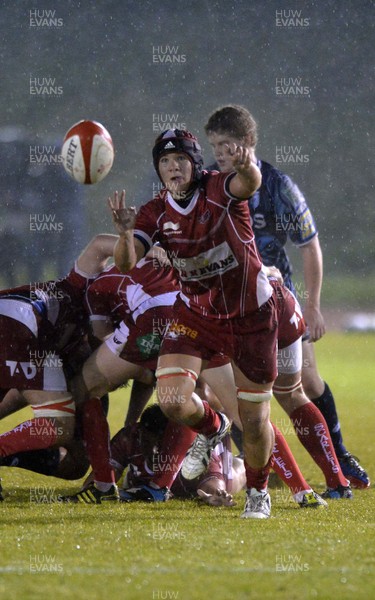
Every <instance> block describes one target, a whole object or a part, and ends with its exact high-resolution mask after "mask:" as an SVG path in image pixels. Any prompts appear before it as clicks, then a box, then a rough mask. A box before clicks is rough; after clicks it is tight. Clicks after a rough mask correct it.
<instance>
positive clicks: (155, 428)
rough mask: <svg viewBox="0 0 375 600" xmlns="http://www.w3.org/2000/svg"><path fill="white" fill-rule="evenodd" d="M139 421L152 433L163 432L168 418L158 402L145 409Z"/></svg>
mask: <svg viewBox="0 0 375 600" xmlns="http://www.w3.org/2000/svg"><path fill="white" fill-rule="evenodd" d="M139 422H140V424H141V427H142V428H143V429H145V430H146V431H149V432H150V433H162V432H163V431H164V430H165V428H166V426H167V423H168V419H167V417H166V416H165V414H164V413H163V412H162V410H161V408H160V406H159V405H158V404H152V405H151V406H148V407H147V408H146V410H144V411H143V413H142V415H141V418H140V421H139Z"/></svg>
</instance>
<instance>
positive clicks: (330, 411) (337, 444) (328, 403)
mask: <svg viewBox="0 0 375 600" xmlns="http://www.w3.org/2000/svg"><path fill="white" fill-rule="evenodd" d="M311 402H313V403H314V404H315V406H317V407H318V408H319V410H320V412H321V413H322V415H323V417H324V418H325V420H326V422H327V426H328V429H329V432H330V434H331V438H332V442H333V447H334V448H335V452H336V454H337V457H338V458H340V457H341V456H343V455H344V454H346V453H347V449H346V448H345V446H344V441H343V439H342V435H341V427H340V421H339V418H338V416H337V412H336V405H335V399H334V397H333V395H332V392H331V390H330V389H329V386H328V384H327V383H326V382H324V392H323V394H322V395H321V396H319V398H314V399H313V400H311Z"/></svg>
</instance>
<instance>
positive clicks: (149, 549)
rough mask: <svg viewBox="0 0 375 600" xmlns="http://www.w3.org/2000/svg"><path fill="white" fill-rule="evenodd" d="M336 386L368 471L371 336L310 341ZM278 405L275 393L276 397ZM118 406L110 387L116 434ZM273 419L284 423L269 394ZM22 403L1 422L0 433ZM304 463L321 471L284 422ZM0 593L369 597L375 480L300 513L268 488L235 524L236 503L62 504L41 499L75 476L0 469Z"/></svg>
mask: <svg viewBox="0 0 375 600" xmlns="http://www.w3.org/2000/svg"><path fill="white" fill-rule="evenodd" d="M316 351H317V355H318V359H319V367H320V371H321V374H322V376H323V377H324V378H325V379H326V380H327V381H328V382H329V385H330V387H331V389H332V390H333V392H334V395H335V398H336V402H337V406H338V410H339V414H340V419H341V425H342V430H343V433H344V440H345V442H346V444H347V446H348V449H349V450H350V451H351V452H353V453H354V454H357V455H358V456H360V458H361V463H362V464H363V465H364V466H365V468H366V469H367V471H368V472H369V473H370V476H371V475H372V478H374V477H375V475H374V474H375V460H374V451H373V426H374V421H375V394H374V389H375V370H374V359H375V336H371V335H354V334H346V335H344V334H328V335H327V336H326V337H325V338H324V339H323V340H322V341H320V342H319V343H318V344H317V345H316ZM273 402H274V401H273ZM124 412H125V401H124V392H123V391H122V392H117V393H116V394H113V398H112V403H111V409H110V423H111V429H112V432H113V433H114V432H115V431H116V430H117V429H119V428H120V427H121V424H122V421H123V415H124ZM272 412H273V415H272V418H273V420H274V421H275V422H277V421H278V422H279V425H280V423H281V424H283V423H286V421H285V417H284V413H282V411H281V410H280V409H279V408H278V406H277V405H276V403H274V404H273V406H272ZM28 416H29V412H28V411H27V410H25V411H23V413H22V415H20V414H18V415H14V416H13V417H10V418H8V419H6V420H4V421H3V422H2V423H1V431H2V432H3V431H6V430H8V429H9V428H10V427H12V426H13V425H14V424H16V423H18V422H20V417H22V419H23V418H28ZM288 441H289V442H290V444H291V446H292V448H293V450H294V451H295V455H296V457H297V460H298V462H299V464H300V466H301V468H302V471H303V473H304V475H305V477H306V478H307V479H308V481H309V482H310V483H311V485H312V486H313V487H314V488H315V489H316V490H317V491H322V490H323V489H324V487H325V486H324V480H323V477H322V475H321V473H320V471H319V470H318V469H317V467H316V466H315V464H314V463H313V462H312V460H311V459H310V457H309V456H308V455H307V453H306V451H305V450H304V449H303V448H302V446H301V445H300V444H299V442H298V440H297V439H296V438H295V436H294V434H293V433H292V432H291V428H288ZM1 476H2V478H3V486H4V490H5V501H4V503H2V504H1V505H0V519H1V536H0V547H1V554H0V575H1V576H0V597H1V598H4V599H5V598H6V599H10V598H15V599H22V600H23V599H27V600H28V599H34V598H35V599H40V598H43V599H44V598H54V600H60V599H64V600H67V599H68V598H80V599H86V598H88V599H92V600H94V599H96V598H110V599H111V600H117V599H121V600H133V599H134V600H138V599H139V600H143V599H145V600H149V599H150V600H161V599H166V598H168V599H169V598H175V599H178V600H204V599H206V598H215V600H232V599H233V600H242V599H243V600H248V599H250V600H252V599H254V600H256V599H258V598H262V599H263V600H264V599H274V598H275V599H276V598H277V599H282V600H284V599H285V600H293V599H299V600H300V599H310V598H318V599H319V600H320V599H331V598H332V599H333V598H340V599H345V598H350V599H351V600H353V599H356V600H357V599H362V598H363V599H365V598H366V599H368V598H371V597H372V596H373V589H374V552H373V549H374V540H375V535H374V517H373V515H374V508H375V494H374V490H373V488H371V489H369V490H366V491H356V492H355V497H354V500H352V501H331V502H330V503H329V508H328V509H326V510H324V509H322V510H318V511H314V510H301V509H300V508H298V507H297V506H296V505H295V504H294V503H293V502H292V501H291V498H290V496H289V493H288V491H287V490H286V488H277V489H272V490H271V496H272V501H273V509H272V518H271V519H270V520H268V521H260V522H257V521H252V520H251V521H242V520H240V519H239V515H240V513H241V511H242V509H243V502H244V494H240V495H239V496H238V498H237V499H238V505H237V506H236V507H234V508H232V509H226V508H219V509H217V508H213V507H208V506H202V505H200V504H199V503H198V502H195V501H177V500H173V501H170V502H167V503H165V504H155V505H151V506H147V505H143V504H135V505H122V504H120V505H118V506H69V505H60V504H51V503H49V502H48V501H49V500H50V499H51V498H53V497H55V496H56V495H57V494H58V493H60V492H69V491H73V490H75V489H78V487H79V484H80V482H65V481H62V480H58V479H54V478H48V477H43V476H40V475H35V474H33V473H29V472H27V471H23V470H21V469H8V468H2V469H1Z"/></svg>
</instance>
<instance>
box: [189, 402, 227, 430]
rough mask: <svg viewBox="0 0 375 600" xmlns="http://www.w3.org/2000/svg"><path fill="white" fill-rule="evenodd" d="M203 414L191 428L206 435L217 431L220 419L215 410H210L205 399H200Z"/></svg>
mask: <svg viewBox="0 0 375 600" xmlns="http://www.w3.org/2000/svg"><path fill="white" fill-rule="evenodd" d="M202 404H203V408H204V415H203V417H202V420H201V421H199V423H198V425H194V427H192V428H191V429H192V430H193V431H196V432H197V433H202V434H203V435H206V436H207V437H208V436H210V435H213V434H214V433H217V432H218V431H219V428H220V425H221V420H220V417H219V415H218V414H217V412H215V411H214V410H212V408H211V407H210V405H209V404H208V402H206V400H202Z"/></svg>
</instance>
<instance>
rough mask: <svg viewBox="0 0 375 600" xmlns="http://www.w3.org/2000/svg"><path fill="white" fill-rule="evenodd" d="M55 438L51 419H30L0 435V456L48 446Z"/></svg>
mask: <svg viewBox="0 0 375 600" xmlns="http://www.w3.org/2000/svg"><path fill="white" fill-rule="evenodd" d="M56 438H57V430H56V426H55V424H54V421H53V420H51V419H47V418H46V417H38V418H36V419H31V420H30V421H25V422H24V423H21V424H20V425H18V426H17V427H15V428H14V429H12V430H11V431H7V432H6V433H3V434H2V435H0V456H10V455H11V454H15V453H16V452H27V451H28V450H42V449H43V448H49V447H50V446H53V445H54V444H55V442H56Z"/></svg>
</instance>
